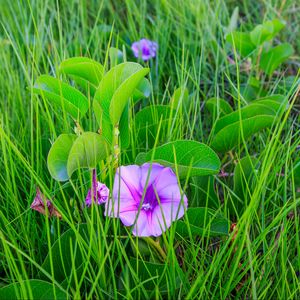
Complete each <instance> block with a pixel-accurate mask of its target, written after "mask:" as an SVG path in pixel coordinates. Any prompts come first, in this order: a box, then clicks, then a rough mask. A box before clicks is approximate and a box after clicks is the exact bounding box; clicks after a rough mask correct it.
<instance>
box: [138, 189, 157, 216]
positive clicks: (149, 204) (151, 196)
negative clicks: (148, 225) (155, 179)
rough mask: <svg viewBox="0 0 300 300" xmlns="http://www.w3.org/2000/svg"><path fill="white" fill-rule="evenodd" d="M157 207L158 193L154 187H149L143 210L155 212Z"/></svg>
mask: <svg viewBox="0 0 300 300" xmlns="http://www.w3.org/2000/svg"><path fill="white" fill-rule="evenodd" d="M156 205H158V201H157V198H156V193H155V191H154V187H153V185H150V186H148V188H147V191H146V194H145V198H144V201H143V204H142V209H143V210H145V211H148V210H153V209H154V208H155V207H156Z"/></svg>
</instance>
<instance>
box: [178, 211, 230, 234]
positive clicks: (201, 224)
mask: <svg viewBox="0 0 300 300" xmlns="http://www.w3.org/2000/svg"><path fill="white" fill-rule="evenodd" d="M176 233H178V234H179V235H180V236H182V237H189V236H190V233H191V235H192V236H194V235H201V236H208V237H210V236H222V235H228V234H229V221H228V220H227V219H226V218H224V217H223V216H222V215H221V214H219V213H217V212H216V211H215V210H212V209H210V208H207V207H191V208H189V209H188V210H187V212H186V214H185V220H179V221H177V222H176Z"/></svg>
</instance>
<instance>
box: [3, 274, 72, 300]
mask: <svg viewBox="0 0 300 300" xmlns="http://www.w3.org/2000/svg"><path fill="white" fill-rule="evenodd" d="M22 286H23V288H22ZM24 288H25V290H26V292H25V293H24ZM0 299H5V300H15V299H39V300H48V299H59V300H63V299H69V297H68V294H67V293H66V291H65V290H62V289H60V288H58V287H57V286H55V285H53V284H52V283H49V282H46V281H43V280H38V279H30V280H23V281H22V285H21V284H20V283H19V282H16V283H11V284H9V285H7V286H4V287H2V288H0Z"/></svg>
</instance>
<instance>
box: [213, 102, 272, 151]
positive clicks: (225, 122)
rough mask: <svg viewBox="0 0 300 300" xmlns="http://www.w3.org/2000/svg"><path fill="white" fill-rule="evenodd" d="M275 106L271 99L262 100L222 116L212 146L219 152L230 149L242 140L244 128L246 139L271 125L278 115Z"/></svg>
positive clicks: (217, 123)
mask: <svg viewBox="0 0 300 300" xmlns="http://www.w3.org/2000/svg"><path fill="white" fill-rule="evenodd" d="M275 107H276V106H274V105H273V106H272V105H270V103H269V101H264V100H261V101H260V102H256V103H252V104H250V105H248V106H246V107H243V108H242V109H241V111H235V112H232V113H231V114H228V115H226V116H224V117H222V118H221V119H219V120H218V121H217V122H216V126H215V132H214V133H215V136H214V138H213V140H212V142H211V146H212V148H214V149H215V150H217V151H219V152H226V151H229V150H231V149H232V148H233V147H235V146H237V145H239V144H240V143H241V142H242V135H241V133H242V129H243V136H244V138H245V140H246V139H247V138H249V137H250V136H251V135H253V134H255V133H256V132H258V131H260V130H262V129H264V128H268V127H271V126H272V124H273V122H274V120H275V118H276V115H277V111H276V110H275V109H274V108H275ZM277 107H278V106H277Z"/></svg>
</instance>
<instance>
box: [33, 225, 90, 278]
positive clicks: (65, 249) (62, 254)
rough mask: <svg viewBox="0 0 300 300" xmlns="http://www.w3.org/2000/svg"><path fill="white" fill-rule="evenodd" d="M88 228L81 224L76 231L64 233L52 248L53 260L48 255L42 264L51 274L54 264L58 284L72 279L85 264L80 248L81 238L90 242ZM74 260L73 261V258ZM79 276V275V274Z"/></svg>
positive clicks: (41, 275)
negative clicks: (73, 273) (73, 274)
mask: <svg viewBox="0 0 300 300" xmlns="http://www.w3.org/2000/svg"><path fill="white" fill-rule="evenodd" d="M88 236H89V234H88V227H87V225H86V224H80V225H79V227H78V228H77V229H76V232H75V231H74V230H73V229H68V230H67V231H66V232H64V233H63V234H62V235H61V236H60V237H59V238H58V239H57V240H56V241H55V242H54V244H53V246H52V247H51V258H50V254H48V255H47V256H46V258H45V260H44V262H43V264H42V268H43V269H44V270H45V271H46V272H48V273H49V274H51V260H52V263H53V271H54V278H55V280H56V281H57V282H60V283H61V282H63V281H65V279H66V278H69V279H70V277H71V274H72V272H74V269H73V266H75V269H76V270H77V269H78V270H80V267H81V266H82V265H83V264H84V263H85V261H84V255H85V253H84V252H83V253H82V250H81V249H80V247H79V237H80V238H82V239H84V240H88ZM72 255H73V257H74V260H73V261H72V260H71V257H72ZM78 275H79V274H78ZM39 277H40V278H41V279H46V276H45V275H44V274H43V273H41V272H40V273H39Z"/></svg>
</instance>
